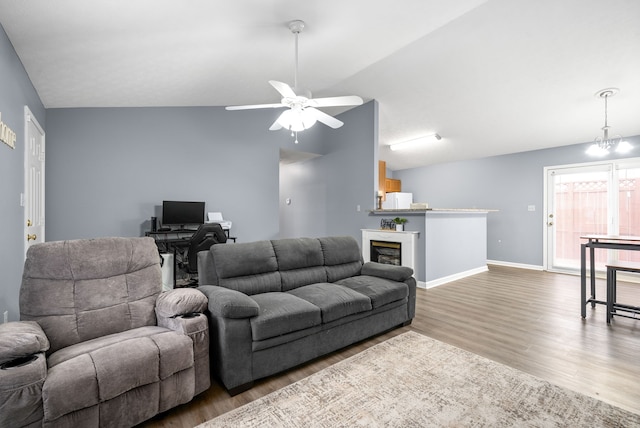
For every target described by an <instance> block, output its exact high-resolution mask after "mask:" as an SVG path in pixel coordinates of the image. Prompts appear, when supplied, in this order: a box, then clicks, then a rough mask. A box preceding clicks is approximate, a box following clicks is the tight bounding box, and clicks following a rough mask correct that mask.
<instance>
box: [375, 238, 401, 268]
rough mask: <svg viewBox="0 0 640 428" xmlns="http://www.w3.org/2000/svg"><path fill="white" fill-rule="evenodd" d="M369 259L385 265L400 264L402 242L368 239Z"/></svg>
mask: <svg viewBox="0 0 640 428" xmlns="http://www.w3.org/2000/svg"><path fill="white" fill-rule="evenodd" d="M370 242H371V244H370V248H371V252H370V254H371V261H372V262H378V263H383V264H386V265H395V266H401V265H402V243H400V242H387V241H374V240H371V241H370Z"/></svg>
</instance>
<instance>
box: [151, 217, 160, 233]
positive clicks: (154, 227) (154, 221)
mask: <svg viewBox="0 0 640 428" xmlns="http://www.w3.org/2000/svg"><path fill="white" fill-rule="evenodd" d="M151 231H152V232H157V231H158V218H157V217H151Z"/></svg>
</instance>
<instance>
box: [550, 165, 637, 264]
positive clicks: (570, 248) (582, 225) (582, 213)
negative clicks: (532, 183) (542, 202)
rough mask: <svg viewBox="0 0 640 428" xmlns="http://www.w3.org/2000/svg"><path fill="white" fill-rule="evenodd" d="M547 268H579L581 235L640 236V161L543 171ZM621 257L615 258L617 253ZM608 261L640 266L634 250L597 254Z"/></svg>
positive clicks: (597, 252)
mask: <svg viewBox="0 0 640 428" xmlns="http://www.w3.org/2000/svg"><path fill="white" fill-rule="evenodd" d="M545 180H546V194H547V197H546V206H545V223H546V224H545V229H546V260H545V263H546V266H545V267H546V269H548V270H552V271H560V272H575V271H578V270H579V269H580V244H581V242H582V240H581V239H580V236H584V235H636V236H638V235H640V192H639V191H638V190H640V160H638V159H634V160H625V161H612V162H606V163H596V164H588V165H568V166H561V167H553V168H545ZM618 253H619V254H618ZM595 256H596V257H595V259H596V268H597V269H604V264H605V263H606V262H607V260H616V259H620V260H635V261H640V252H637V251H620V252H617V251H611V250H610V251H606V250H596V254H595Z"/></svg>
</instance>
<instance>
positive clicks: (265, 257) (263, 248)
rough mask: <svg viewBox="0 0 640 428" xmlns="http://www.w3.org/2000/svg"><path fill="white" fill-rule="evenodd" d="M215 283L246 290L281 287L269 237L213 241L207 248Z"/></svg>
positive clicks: (246, 291) (256, 292) (264, 289)
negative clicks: (212, 263)
mask: <svg viewBox="0 0 640 428" xmlns="http://www.w3.org/2000/svg"><path fill="white" fill-rule="evenodd" d="M209 251H210V252H211V255H212V256H213V257H212V258H213V261H214V264H215V269H216V276H217V278H218V283H217V284H211V285H220V286H222V287H226V288H230V289H232V290H237V291H241V292H243V293H245V294H248V295H252V294H259V293H268V292H272V291H281V288H282V287H281V281H280V272H278V261H277V259H276V254H275V252H274V251H273V246H272V245H271V241H256V242H246V243H241V244H233V245H231V244H229V245H213V246H212V247H211V249H210V250H209Z"/></svg>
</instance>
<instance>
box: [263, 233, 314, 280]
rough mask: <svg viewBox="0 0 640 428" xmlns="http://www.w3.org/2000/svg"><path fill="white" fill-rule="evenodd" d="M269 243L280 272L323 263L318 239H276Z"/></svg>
mask: <svg viewBox="0 0 640 428" xmlns="http://www.w3.org/2000/svg"><path fill="white" fill-rule="evenodd" d="M271 244H272V245H273V251H274V252H275V254H276V257H277V259H278V269H279V270H280V271H281V272H282V271H285V270H292V269H300V268H308V267H315V266H322V265H323V264H324V257H323V254H322V247H321V246H320V241H318V240H317V239H315V238H295V239H278V240H273V241H271Z"/></svg>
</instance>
